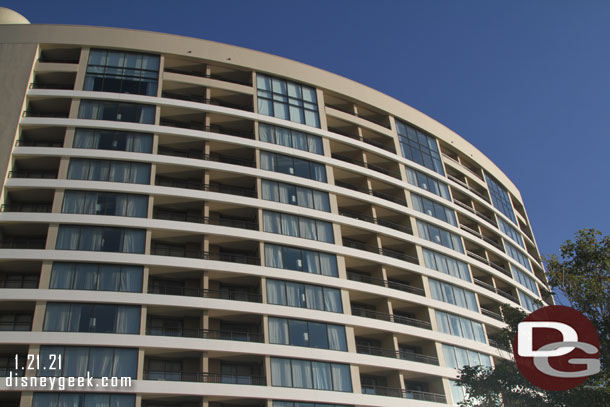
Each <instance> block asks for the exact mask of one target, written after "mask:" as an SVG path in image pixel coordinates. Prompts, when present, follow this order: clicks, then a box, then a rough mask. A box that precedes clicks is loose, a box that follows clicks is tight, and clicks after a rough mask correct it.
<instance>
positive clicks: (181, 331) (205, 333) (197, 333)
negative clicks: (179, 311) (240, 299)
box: [146, 301, 265, 343]
mask: <svg viewBox="0 0 610 407" xmlns="http://www.w3.org/2000/svg"><path fill="white" fill-rule="evenodd" d="M255 302H260V301H255ZM146 335H153V336H177V337H182V338H201V339H221V340H225V341H242V342H260V343H263V342H264V341H265V338H264V336H263V335H261V334H256V333H251V332H247V331H226V330H214V329H203V328H147V329H146Z"/></svg>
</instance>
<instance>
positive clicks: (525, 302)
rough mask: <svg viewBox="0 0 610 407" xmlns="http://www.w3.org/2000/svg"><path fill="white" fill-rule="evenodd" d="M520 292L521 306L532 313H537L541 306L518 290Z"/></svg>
mask: <svg viewBox="0 0 610 407" xmlns="http://www.w3.org/2000/svg"><path fill="white" fill-rule="evenodd" d="M517 292H519V299H520V300H521V306H522V307H523V308H525V309H526V310H528V311H530V312H534V311H536V310H537V309H538V308H540V305H538V304H536V302H535V301H534V299H533V298H532V297H530V296H529V295H527V294H525V293H524V292H523V291H521V290H517Z"/></svg>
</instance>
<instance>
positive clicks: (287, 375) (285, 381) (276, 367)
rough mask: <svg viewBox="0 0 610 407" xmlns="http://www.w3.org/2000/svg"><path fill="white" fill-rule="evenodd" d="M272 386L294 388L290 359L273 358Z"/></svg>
mask: <svg viewBox="0 0 610 407" xmlns="http://www.w3.org/2000/svg"><path fill="white" fill-rule="evenodd" d="M271 385H272V386H284V387H292V373H291V367H290V359H280V358H271Z"/></svg>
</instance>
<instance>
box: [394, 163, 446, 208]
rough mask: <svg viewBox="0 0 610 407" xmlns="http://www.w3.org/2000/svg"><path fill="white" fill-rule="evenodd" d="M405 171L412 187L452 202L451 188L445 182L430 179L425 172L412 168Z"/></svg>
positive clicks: (406, 168)
mask: <svg viewBox="0 0 610 407" xmlns="http://www.w3.org/2000/svg"><path fill="white" fill-rule="evenodd" d="M405 170H406V172H407V181H408V182H409V184H411V185H415V186H416V187H419V188H422V189H425V190H426V191H428V192H432V193H433V194H435V195H438V196H440V197H441V198H445V199H446V200H448V201H451V194H449V187H448V186H447V184H445V183H444V182H440V181H438V180H436V179H435V178H433V177H430V176H428V175H426V174H424V173H423V172H420V171H417V170H414V169H412V168H409V167H406V166H405Z"/></svg>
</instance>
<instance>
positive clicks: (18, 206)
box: [0, 202, 53, 213]
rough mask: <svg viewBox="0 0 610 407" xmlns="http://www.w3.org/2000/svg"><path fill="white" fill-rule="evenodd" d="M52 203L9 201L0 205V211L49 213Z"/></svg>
mask: <svg viewBox="0 0 610 407" xmlns="http://www.w3.org/2000/svg"><path fill="white" fill-rule="evenodd" d="M52 206H53V205H52V204H34V203H18V202H17V203H11V204H4V205H2V206H0V212H32V213H49V212H51V207H52Z"/></svg>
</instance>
